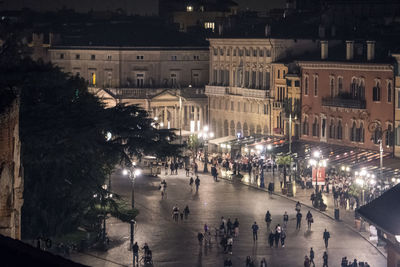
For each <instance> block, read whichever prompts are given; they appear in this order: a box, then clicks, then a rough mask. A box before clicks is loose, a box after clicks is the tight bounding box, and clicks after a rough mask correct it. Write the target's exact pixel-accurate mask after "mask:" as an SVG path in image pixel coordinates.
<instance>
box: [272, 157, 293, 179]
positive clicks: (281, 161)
mask: <svg viewBox="0 0 400 267" xmlns="http://www.w3.org/2000/svg"><path fill="white" fill-rule="evenodd" d="M291 162H292V157H291V156H290V155H286V156H279V157H278V158H277V159H276V163H277V164H278V165H282V166H283V181H284V184H285V187H286V167H287V166H290V164H291Z"/></svg>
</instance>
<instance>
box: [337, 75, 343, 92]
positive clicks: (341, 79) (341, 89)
mask: <svg viewBox="0 0 400 267" xmlns="http://www.w3.org/2000/svg"><path fill="white" fill-rule="evenodd" d="M337 86H338V94H340V93H341V92H342V91H343V78H342V77H338V81H337Z"/></svg>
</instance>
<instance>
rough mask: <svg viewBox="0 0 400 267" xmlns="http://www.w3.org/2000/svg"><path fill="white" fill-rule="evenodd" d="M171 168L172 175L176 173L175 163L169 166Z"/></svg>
mask: <svg viewBox="0 0 400 267" xmlns="http://www.w3.org/2000/svg"><path fill="white" fill-rule="evenodd" d="M169 168H170V170H171V175H172V174H173V173H174V170H175V164H174V163H173V162H171V163H170V164H169Z"/></svg>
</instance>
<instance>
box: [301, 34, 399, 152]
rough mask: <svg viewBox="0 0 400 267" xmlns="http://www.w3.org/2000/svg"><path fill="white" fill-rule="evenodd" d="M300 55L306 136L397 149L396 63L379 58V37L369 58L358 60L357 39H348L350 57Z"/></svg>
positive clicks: (325, 52)
mask: <svg viewBox="0 0 400 267" xmlns="http://www.w3.org/2000/svg"><path fill="white" fill-rule="evenodd" d="M327 45H328V44H327V43H326V46H325V45H322V46H321V56H322V59H320V60H315V61H299V62H298V64H299V66H300V67H301V78H302V118H301V119H302V133H301V138H302V139H303V140H307V141H317V142H324V143H329V144H337V145H345V146H350V147H358V148H364V149H371V150H379V142H380V139H381V138H382V144H383V149H384V151H386V152H393V141H394V140H393V131H394V121H393V118H394V109H393V107H394V102H395V99H394V77H393V64H391V63H377V61H376V60H375V58H374V56H373V55H374V51H373V50H374V49H375V47H374V46H375V45H374V42H370V43H369V44H368V51H367V53H368V55H367V60H365V61H356V60H354V55H353V53H354V51H353V49H354V42H353V41H348V42H346V48H345V47H343V49H342V51H343V54H344V53H345V51H347V52H346V59H347V60H336V61H335V60H331V59H328V58H326V56H327V55H328V47H327Z"/></svg>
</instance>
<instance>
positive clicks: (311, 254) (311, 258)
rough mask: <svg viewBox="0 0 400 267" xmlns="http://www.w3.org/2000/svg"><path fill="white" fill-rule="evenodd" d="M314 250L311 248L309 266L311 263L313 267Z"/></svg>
mask: <svg viewBox="0 0 400 267" xmlns="http://www.w3.org/2000/svg"><path fill="white" fill-rule="evenodd" d="M314 256H315V255H314V250H313V249H312V248H311V249H310V265H311V263H312V264H313V266H314V267H315V262H314Z"/></svg>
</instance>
